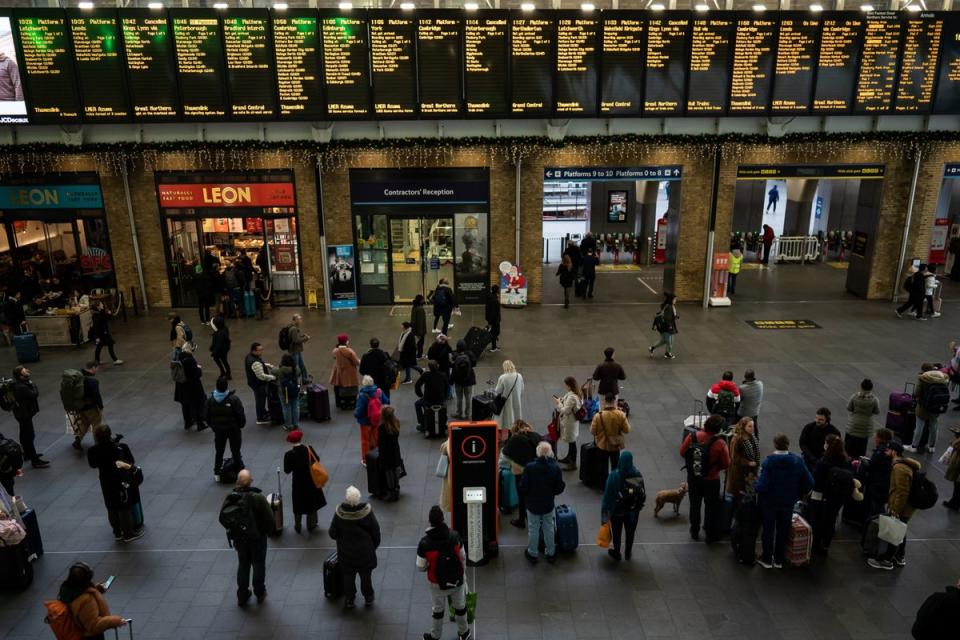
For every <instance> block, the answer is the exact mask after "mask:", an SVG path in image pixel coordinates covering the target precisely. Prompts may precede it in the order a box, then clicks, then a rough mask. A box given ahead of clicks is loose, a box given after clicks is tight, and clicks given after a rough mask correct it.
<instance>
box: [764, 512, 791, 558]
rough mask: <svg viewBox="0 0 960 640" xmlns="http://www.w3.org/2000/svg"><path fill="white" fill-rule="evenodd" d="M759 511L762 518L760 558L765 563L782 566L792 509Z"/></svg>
mask: <svg viewBox="0 0 960 640" xmlns="http://www.w3.org/2000/svg"><path fill="white" fill-rule="evenodd" d="M760 511H761V515H762V516H763V533H762V534H761V538H762V542H763V556H762V558H763V560H765V561H766V562H770V561H771V560H773V561H774V562H776V563H777V564H783V561H784V553H785V551H786V549H787V538H788V537H789V535H790V523H791V522H793V507H787V508H785V509H774V508H770V507H762V508H761V509H760Z"/></svg>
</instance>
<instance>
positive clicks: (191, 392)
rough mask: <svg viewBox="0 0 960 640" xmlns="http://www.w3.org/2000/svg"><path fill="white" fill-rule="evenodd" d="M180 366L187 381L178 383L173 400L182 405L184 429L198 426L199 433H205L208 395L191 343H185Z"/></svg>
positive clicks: (181, 351)
mask: <svg viewBox="0 0 960 640" xmlns="http://www.w3.org/2000/svg"><path fill="white" fill-rule="evenodd" d="M180 365H181V366H182V367H183V375H184V377H185V378H186V380H185V381H184V382H178V383H176V389H175V390H174V393H173V399H174V401H175V402H179V403H180V409H181V411H182V413H183V428H184V430H189V429H190V427H192V426H193V425H194V424H196V425H197V431H203V430H204V429H206V428H207V425H206V423H205V422H204V420H203V407H204V405H205V404H206V401H207V394H206V393H205V392H204V390H203V382H201V381H200V378H201V376H202V375H203V369H202V367H201V366H200V364H199V363H198V362H197V359H196V358H194V357H193V344H192V343H190V342H186V343H184V345H183V347H182V348H181V350H180Z"/></svg>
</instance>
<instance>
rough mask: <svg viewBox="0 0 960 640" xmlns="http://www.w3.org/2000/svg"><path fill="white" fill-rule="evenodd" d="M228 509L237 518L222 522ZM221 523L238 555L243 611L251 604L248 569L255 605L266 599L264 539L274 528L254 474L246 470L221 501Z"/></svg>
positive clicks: (265, 552)
mask: <svg viewBox="0 0 960 640" xmlns="http://www.w3.org/2000/svg"><path fill="white" fill-rule="evenodd" d="M231 508H233V509H232V510H234V511H235V512H236V511H239V514H240V517H237V518H235V519H233V520H227V521H226V522H225V515H226V514H227V513H228V510H231ZM220 523H221V524H223V525H224V526H225V527H227V538H228V539H229V540H230V543H231V544H232V545H233V548H234V549H235V550H236V551H237V606H240V607H245V606H247V602H249V601H250V579H251V576H250V573H251V569H252V572H253V595H255V596H257V602H263V601H264V600H265V599H266V597H267V584H266V575H267V536H269V535H271V534H272V533H273V532H274V529H275V525H274V519H273V511H272V510H271V509H270V504H269V503H268V502H267V498H266V496H264V495H263V492H262V491H260V489H258V488H257V487H255V486H253V474H251V473H250V471H248V470H247V469H243V470H241V471H240V473H238V474H237V486H236V487H234V489H233V491H232V492H230V494H228V495H227V497H226V498H225V499H224V501H223V507H222V508H221V510H220ZM236 524H242V525H246V526H236ZM251 524H252V526H250V525H251ZM228 525H232V526H228Z"/></svg>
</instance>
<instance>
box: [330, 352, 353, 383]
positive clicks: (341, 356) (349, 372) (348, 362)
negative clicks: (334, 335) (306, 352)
mask: <svg viewBox="0 0 960 640" xmlns="http://www.w3.org/2000/svg"><path fill="white" fill-rule="evenodd" d="M332 353H333V371H331V372H330V384H331V385H333V386H335V387H359V386H360V371H359V366H360V358H359V357H357V352H356V351H354V350H353V349H351V348H350V347H348V346H346V345H340V346H337V347H335V348H334V349H333V352H332Z"/></svg>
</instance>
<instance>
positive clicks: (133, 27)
mask: <svg viewBox="0 0 960 640" xmlns="http://www.w3.org/2000/svg"><path fill="white" fill-rule="evenodd" d="M120 28H121V30H122V33H123V49H124V52H125V53H126V60H127V65H126V79H127V89H128V91H129V92H130V104H131V106H132V109H133V117H134V118H136V119H137V120H145V121H164V120H175V119H176V118H177V117H178V116H179V109H180V107H179V105H180V96H179V91H178V90H177V75H176V66H175V63H174V58H173V35H172V33H171V31H170V24H169V22H167V14H166V12H162V11H153V10H151V9H133V10H129V11H124V12H123V13H122V14H121V15H120Z"/></svg>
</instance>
